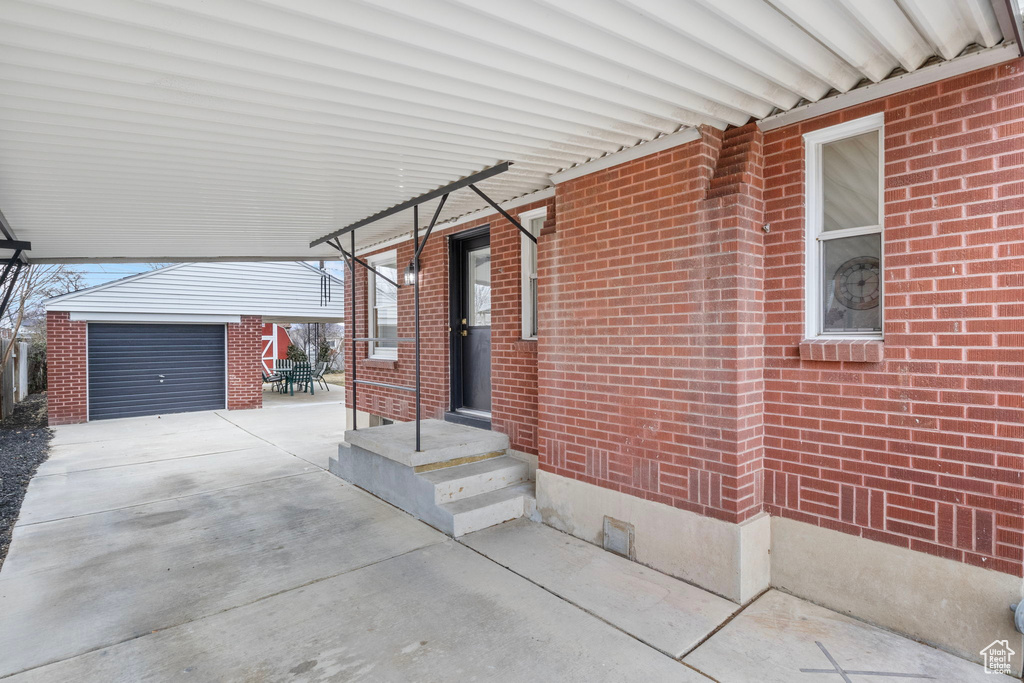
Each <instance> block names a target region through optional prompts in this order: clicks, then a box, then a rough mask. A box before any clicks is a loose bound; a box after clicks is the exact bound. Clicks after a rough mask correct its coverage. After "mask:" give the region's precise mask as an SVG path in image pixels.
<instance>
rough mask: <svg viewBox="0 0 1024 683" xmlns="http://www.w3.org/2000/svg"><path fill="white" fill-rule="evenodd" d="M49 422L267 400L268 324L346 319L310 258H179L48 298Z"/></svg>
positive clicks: (331, 282)
mask: <svg viewBox="0 0 1024 683" xmlns="http://www.w3.org/2000/svg"><path fill="white" fill-rule="evenodd" d="M46 311H47V316H46V329H47V354H48V370H49V388H48V395H47V403H48V408H49V421H50V424H68V423H74V422H85V421H88V420H102V419H108V418H117V417H135V416H140V415H157V414H164V413H180V412H188V411H195V410H220V409H224V408H227V409H229V410H238V409H248V408H260V407H262V401H263V392H262V374H261V369H262V368H263V367H264V365H263V356H264V355H265V351H266V349H265V346H266V342H265V340H264V336H265V327H266V325H267V324H287V323H314V322H315V323H325V322H326V323H330V322H340V321H341V320H342V317H343V312H344V311H343V297H342V290H341V282H340V281H339V280H337V279H336V278H334V276H332V275H330V274H328V273H327V272H326V271H321V270H320V269H318V268H316V267H314V266H311V265H309V264H307V263H302V262H262V263H257V262H246V263H213V262H203V263H179V264H175V265H171V266H167V267H165V268H159V269H156V270H152V271H149V272H146V273H142V274H140V275H133V276H131V277H128V278H124V279H121V280H116V281H114V282H109V283H106V284H102V285H99V286H96V287H92V288H89V289H84V290H81V291H78V292H72V293H71V294H66V295H63V296H59V297H55V298H53V299H50V300H49V301H47V303H46Z"/></svg>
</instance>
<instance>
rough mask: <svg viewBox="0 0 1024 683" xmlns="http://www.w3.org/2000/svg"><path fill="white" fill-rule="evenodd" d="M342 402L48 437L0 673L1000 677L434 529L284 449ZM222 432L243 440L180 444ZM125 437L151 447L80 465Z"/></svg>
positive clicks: (101, 677) (578, 557)
mask: <svg viewBox="0 0 1024 683" xmlns="http://www.w3.org/2000/svg"><path fill="white" fill-rule="evenodd" d="M320 410H323V411H326V412H325V414H319V413H317V412H316V411H320ZM339 410H340V406H339V405H324V406H316V405H310V406H306V407H304V408H303V409H296V410H290V409H280V410H276V409H272V410H263V411H246V412H236V413H227V414H221V413H205V414H192V415H187V416H170V419H167V421H166V422H165V421H163V420H160V419H155V418H133V419H128V420H113V421H107V422H100V423H90V424H88V425H74V426H70V427H57V428H56V433H57V439H56V440H57V442H58V443H61V444H63V445H60V446H58V448H60V449H63V450H61V451H60V453H59V455H58V458H57V460H56V461H55V462H56V463H57V465H55V466H59V467H62V468H65V470H71V471H65V472H62V473H54V474H49V475H41V476H37V477H35V479H33V481H32V483H31V485H30V487H29V492H28V497H27V498H26V501H25V504H24V507H23V508H22V518H21V520H20V521H19V525H18V526H17V527H16V528H15V530H14V538H13V542H12V544H11V548H10V553H9V555H8V557H7V560H6V562H5V564H4V565H3V570H2V572H0V615H2V616H0V677H3V676H4V675H5V674H6V673H10V672H18V671H20V672H21V673H15V674H13V675H12V676H11V677H10V678H5V680H12V681H14V680H18V681H54V680H59V681H64V680H73V681H103V682H104V683H106V682H107V681H119V680H120V681H137V680H160V681H163V680H197V681H200V680H201V681H206V680H295V681H310V680H373V681H376V680H402V681H404V680H410V679H411V680H437V679H446V680H447V679H453V680H463V679H465V680H474V679H475V680H511V681H517V680H524V681H525V680H530V681H536V680H569V681H573V680H579V681H588V683H589V682H590V681H606V680H607V681H620V680H650V681H662V680H671V681H683V682H684V683H688V682H696V681H705V680H709V679H708V678H705V677H704V676H703V675H702V674H701V673H697V669H698V668H699V669H700V670H701V671H702V672H703V673H704V674H706V675H707V676H710V677H711V679H713V680H718V681H723V682H724V681H751V680H756V681H787V682H788V681H794V680H795V681H808V683H814V681H832V680H839V678H840V676H841V674H839V673H838V670H834V671H831V672H828V668H827V667H828V666H830V665H831V662H829V659H828V657H833V658H834V659H835V660H836V661H837V662H839V663H840V664H842V665H843V666H845V667H846V668H847V669H852V670H853V671H855V672H856V671H878V670H881V671H883V672H885V671H888V672H893V673H905V672H918V671H921V672H924V674H925V675H929V676H932V680H938V681H957V682H958V683H959V682H961V681H967V682H970V681H974V680H979V681H986V680H987V681H992V680H1009V679H1002V678H999V677H994V676H989V677H985V676H984V675H983V674H981V671H982V669H981V667H979V666H976V665H974V664H971V663H968V662H966V661H964V660H961V659H958V658H956V657H954V656H951V655H948V654H946V653H943V652H940V651H937V650H933V649H931V648H928V647H926V646H923V645H920V644H918V643H915V642H913V641H910V640H908V639H905V638H901V637H899V636H897V635H895V634H892V633H888V632H886V631H882V630H880V629H877V628H873V627H871V626H868V625H866V624H863V623H861V622H857V621H854V620H852V619H848V618H847V617H844V616H842V615H840V614H837V613H834V612H830V611H829V610H826V609H823V608H821V607H816V606H814V605H812V604H810V603H806V602H803V601H800V600H798V599H796V598H792V597H790V596H788V595H785V594H782V593H778V592H775V591H773V592H770V593H768V594H767V595H766V596H764V597H762V598H761V599H759V600H758V601H756V602H755V603H753V604H752V605H750V606H748V607H747V608H746V609H745V610H743V611H741V612H740V613H739V614H738V616H735V618H733V619H732V621H727V620H728V618H729V614H731V613H732V610H733V609H735V607H734V606H733V605H732V604H731V603H728V602H726V601H724V600H721V599H719V598H716V597H714V596H709V594H706V593H705V592H704V591H701V590H699V589H696V588H694V587H692V586H689V585H687V584H684V583H681V582H678V581H676V580H675V579H672V578H669V577H667V576H664V575H661V574H658V573H656V572H653V571H651V570H648V569H646V568H644V567H641V566H639V565H636V564H633V563H630V562H627V561H625V560H623V559H621V558H618V557H616V556H613V555H610V554H608V553H605V552H603V551H602V550H600V549H599V548H597V547H594V546H590V545H587V544H585V543H583V542H581V541H578V540H576V539H573V538H571V537H568V536H564V535H562V534H560V533H558V532H556V531H554V530H551V529H548V528H546V527H542V526H539V525H535V524H530V523H525V522H518V523H513V524H510V525H506V526H505V527H500V528H498V529H495V530H492V531H489V532H482V533H479V534H476V535H474V536H469V537H466V538H467V540H468V541H469V545H471V546H472V548H471V547H467V546H464V545H461V544H458V543H455V542H453V541H450V540H448V539H446V538H444V537H443V536H442V535H441V534H440V533H438V532H436V531H434V530H432V529H430V528H429V527H427V526H426V525H424V524H421V523H419V522H417V521H415V520H414V519H412V518H410V517H409V516H407V515H405V514H404V513H402V512H400V511H398V510H397V509H395V508H393V507H391V506H389V505H387V504H385V503H383V502H382V501H380V500H378V499H376V498H373V497H372V496H370V495H368V494H366V493H365V492H363V491H360V490H359V489H357V488H355V487H352V486H348V485H346V484H345V483H344V482H342V481H340V480H338V479H337V478H335V477H333V476H332V475H330V474H328V473H326V472H322V471H320V470H319V468H317V467H314V466H313V465H312V464H310V463H309V462H308V461H307V460H304V459H302V458H301V457H297V454H298V453H297V452H301V453H302V454H303V455H304V457H307V458H309V457H313V456H311V455H310V453H315V452H316V448H325V449H330V451H331V452H333V451H334V448H335V443H336V442H329V443H323V444H322V443H319V442H318V439H321V438H323V439H333V438H336V436H337V433H336V431H334V430H336V429H338V424H337V423H338V422H340V421H339V420H334V417H335V416H336V415H337V412H338V411H339ZM331 411H334V412H333V413H332V412H331ZM278 414H280V415H281V416H282V417H278ZM285 414H287V416H286V415H285ZM229 418H230V419H229ZM236 422H237V424H236ZM146 428H150V429H152V430H153V432H152V433H146V432H145V431H144V430H145V429H146ZM225 432H227V433H229V434H234V435H235V438H237V440H238V441H237V443H241V442H245V440H247V439H256V440H259V441H260V442H261V443H262V444H263V445H261V446H259V447H256V448H246V449H244V450H239V451H232V452H222V453H206V454H197V453H201V452H202V451H204V449H210V448H218V447H220V446H222V445H223V443H224V439H223V438H222V437H223V435H224V433H225ZM146 438H148V439H152V444H151V446H152V448H153V450H152V452H153V453H159V454H161V456H160V459H158V460H155V461H147V462H133V463H132V464H122V465H111V464H104V465H103V466H102V467H98V468H94V469H80V467H83V466H84V467H88V466H89V464H90V463H92V464H96V463H109V458H111V457H112V454H120V455H119V456H118V457H124V458H131V457H132V453H133V452H134V449H136V448H139V447H140V439H146ZM229 440H230V437H229ZM122 442H123V443H122ZM65 447H67V448H65ZM175 449H179V450H178V452H180V453H188V454H189V455H187V456H184V457H174V453H175ZM293 453H297V454H296V455H293ZM485 554H486V555H487V556H490V557H492V558H494V560H492V559H489V558H488V557H486V556H485ZM502 565H506V566H507V567H510V568H512V569H513V570H514V571H510V570H509V569H507V568H505V567H504V566H502ZM723 622H724V626H723ZM716 627H717V628H721V630H720V631H718V632H714V631H713V629H714V628H716ZM708 633H714V635H711V636H708ZM700 638H707V640H706V642H704V643H703V644H700V645H697V646H696V649H694V650H693V651H692V652H691V653H690V654H689V655H687V656H686V657H685V660H684V662H685V664H683V663H680V662H679V661H677V660H676V659H673V657H671V656H667V655H666V653H670V654H676V653H679V652H681V651H685V650H686V649H687V647H689V646H692V644H693V643H695V642H698V641H699V640H700ZM817 642H820V643H821V644H822V647H824V648H826V649H827V650H828V652H829V654H828V655H826V654H825V650H823V649H822V648H821V647H819V646H818V645H817V644H816V643H817ZM647 643H649V644H647ZM656 648H657V649H656ZM855 667H864V668H862V669H861V668H855ZM800 668H807V669H815V671H811V672H807V673H803V672H800V671H799V669H800ZM819 670H820V671H819ZM851 680H852V681H853V682H854V683H860V681H864V682H865V683H868V682H870V681H876V680H877V681H879V682H881V681H886V680H892V679H891V678H890V677H877V676H860V674H855V675H853V677H852V678H851Z"/></svg>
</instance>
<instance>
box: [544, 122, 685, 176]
mask: <svg viewBox="0 0 1024 683" xmlns="http://www.w3.org/2000/svg"><path fill="white" fill-rule="evenodd" d="M695 140H700V131H698V130H697V129H696V128H686V129H684V130H681V131H679V132H677V133H672V134H670V135H662V136H661V137H660V138H656V139H654V140H651V141H650V142H641V143H640V144H638V145H634V146H632V147H627V148H626V149H623V150H620V151H618V152H613V153H611V154H606V155H605V156H603V157H599V158H597V159H594V160H592V161H587V162H585V163H582V164H580V165H579V166H573V167H572V168H568V169H566V170H564V171H559V172H558V173H555V174H552V176H551V182H553V183H554V184H556V185H558V184H559V183H564V182H566V181H568V180H575V179H576V178H581V177H583V176H585V175H590V174H591V173H596V172H598V171H603V170H605V169H609V168H611V167H612V166H618V165H619V164H624V163H626V162H628V161H635V160H636V159H641V158H643V157H645V156H650V155H651V154H657V153H658V152H664V151H665V150H667V149H673V148H675V147H679V146H680V145H685V144H686V143H688V142H693V141H695Z"/></svg>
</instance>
